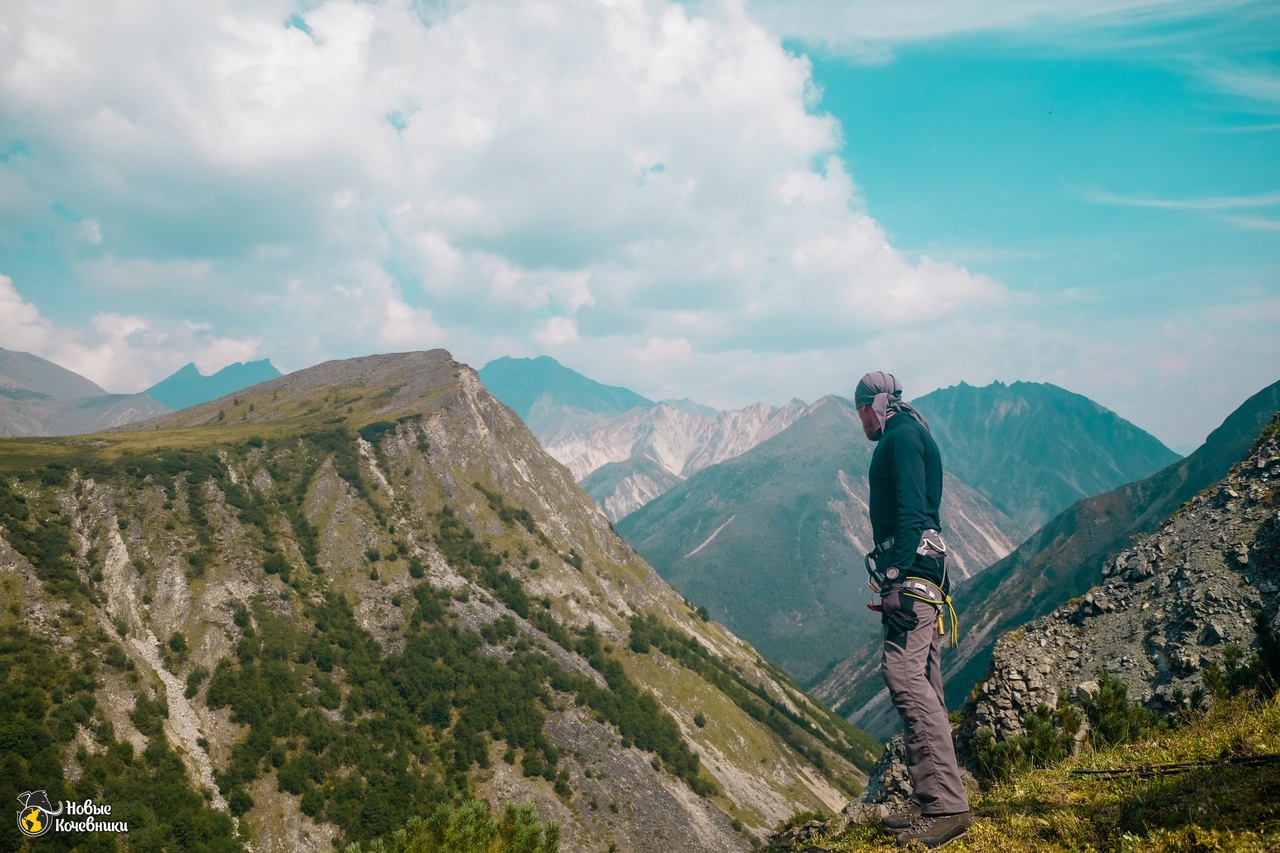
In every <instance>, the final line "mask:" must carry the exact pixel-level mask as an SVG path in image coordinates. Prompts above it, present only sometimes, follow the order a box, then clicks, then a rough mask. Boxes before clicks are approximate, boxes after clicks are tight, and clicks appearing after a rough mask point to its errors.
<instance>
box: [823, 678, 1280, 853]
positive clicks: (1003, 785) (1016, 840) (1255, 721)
mask: <svg viewBox="0 0 1280 853" xmlns="http://www.w3.org/2000/svg"><path fill="white" fill-rule="evenodd" d="M1275 753H1280V702H1278V701H1277V700H1276V699H1275V698H1272V699H1266V700H1264V699H1261V698H1259V697H1258V696H1257V694H1255V693H1252V692H1245V693H1242V694H1241V695H1238V696H1236V697H1234V698H1232V699H1229V700H1227V701H1224V702H1220V703H1218V704H1217V705H1215V706H1214V707H1213V708H1212V709H1210V710H1209V711H1208V712H1207V713H1206V712H1201V711H1193V712H1189V713H1188V714H1187V715H1186V716H1185V721H1184V723H1183V725H1181V726H1178V727H1175V728H1172V729H1160V730H1147V731H1146V732H1145V733H1144V734H1143V736H1142V737H1141V738H1140V739H1139V740H1137V741H1135V742H1133V743H1129V744H1125V745H1122V746H1113V747H1108V748H1106V749H1099V750H1095V749H1092V748H1086V749H1085V750H1084V751H1083V752H1081V753H1080V754H1079V755H1077V756H1075V757H1073V758H1069V759H1067V760H1066V761H1064V762H1062V763H1060V764H1058V765H1056V766H1054V767H1050V768H1035V769H1027V770H1016V771H1014V772H1013V773H1012V774H1011V775H1010V776H1009V777H1008V778H1007V779H1006V780H1004V781H1003V782H999V783H997V784H994V785H993V786H992V787H991V788H990V789H989V790H987V791H986V793H985V794H984V795H983V797H982V798H981V799H980V800H979V801H978V802H976V803H975V804H974V806H975V807H974V814H975V817H976V820H975V822H974V826H973V828H972V829H971V830H970V831H969V833H968V835H967V836H965V837H964V838H962V839H958V840H956V841H954V842H952V843H951V844H950V845H949V846H948V847H947V850H948V851H956V853H977V851H989V850H1001V851H1003V853H1065V851H1083V850H1096V851H1115V853H1148V851H1150V853H1189V851H1204V853H1208V851H1256V853H1263V852H1264V851H1271V850H1275V849H1276V846H1277V844H1280V797H1277V791H1280V764H1274V763H1268V764H1260V765H1258V766H1245V765H1240V764H1230V763H1223V762H1222V759H1223V758H1226V757H1231V756H1261V755H1264V754H1266V755H1270V754H1275ZM1197 762H1203V765H1202V766H1192V767H1188V768H1185V769H1184V772H1180V773H1153V774H1150V775H1147V776H1143V775H1139V774H1136V773H1134V774H1123V773H1122V774H1116V775H1097V774H1093V773H1089V771H1097V770H1114V769H1116V768H1121V769H1123V768H1135V769H1136V768H1141V767H1144V766H1158V765H1167V764H1173V763H1197ZM821 846H822V847H823V848H824V849H827V850H831V851H834V852H835V853H858V852H859V851H870V850H887V849H895V848H894V837H893V836H892V835H889V834H886V833H884V832H882V831H881V830H880V829H879V827H878V826H873V825H861V826H855V827H853V828H852V829H850V830H849V831H848V832H847V833H845V834H844V835H843V836H841V837H840V838H838V839H825V840H823V841H822V842H821Z"/></svg>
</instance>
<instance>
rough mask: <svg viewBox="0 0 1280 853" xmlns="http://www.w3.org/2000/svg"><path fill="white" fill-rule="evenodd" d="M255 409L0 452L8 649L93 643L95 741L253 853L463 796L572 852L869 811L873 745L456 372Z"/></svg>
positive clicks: (661, 843)
mask: <svg viewBox="0 0 1280 853" xmlns="http://www.w3.org/2000/svg"><path fill="white" fill-rule="evenodd" d="M236 397H238V398H239V399H238V401H237V399H235V398H230V399H228V398H223V399H221V400H215V401H210V402H207V403H203V404H200V405H197V406H194V407H191V408H188V409H185V410H182V411H180V412H176V413H172V414H168V415H165V416H162V417H160V418H156V419H152V420H151V421H148V422H146V423H139V424H132V425H129V426H127V427H125V428H123V429H120V430H117V431H114V432H110V433H105V434H102V435H99V436H94V437H93V438H92V439H91V440H87V441H86V440H82V439H75V440H52V439H42V440H35V439H9V440H6V441H3V442H0V513H2V514H3V515H2V517H0V568H2V569H3V571H2V572H0V575H2V576H3V578H5V581H4V584H3V592H4V596H5V602H6V604H10V603H16V605H15V606H16V607H17V610H16V611H13V610H11V609H7V608H5V609H0V621H4V620H9V621H13V620H15V619H16V620H18V621H17V623H16V624H21V625H25V626H27V630H32V631H37V632H39V633H41V635H42V636H45V637H46V638H50V640H49V641H50V642H51V641H52V639H51V638H56V637H60V636H69V637H71V638H72V639H73V640H74V643H73V645H72V648H73V649H74V650H75V651H74V654H75V655H76V658H75V665H76V666H83V665H86V664H90V663H92V664H94V666H95V667H96V671H98V672H99V673H100V674H101V675H100V677H101V678H102V680H103V686H102V688H101V689H99V690H98V691H97V692H96V694H94V695H95V698H96V706H95V707H94V708H93V709H92V710H88V711H86V712H85V713H86V717H85V719H86V721H87V724H89V725H92V726H93V727H94V728H95V730H97V731H107V730H106V728H105V722H107V721H109V722H111V723H112V730H113V731H114V732H115V735H114V736H118V737H119V738H121V739H126V740H129V741H131V742H133V743H135V744H136V750H137V751H138V752H142V751H144V750H152V751H154V748H156V747H155V745H156V743H157V735H158V733H163V734H164V736H165V738H166V739H167V741H168V742H169V743H170V744H172V746H173V748H174V750H176V751H177V753H178V757H179V758H180V759H181V761H182V762H184V763H185V765H186V768H187V773H188V775H189V777H190V779H191V780H192V781H191V784H192V785H195V786H199V785H204V786H205V787H208V788H209V789H210V790H211V804H212V807H213V808H214V810H215V811H219V810H223V809H229V810H230V811H231V813H232V814H237V815H238V816H239V820H240V825H241V827H242V828H243V830H244V831H245V833H246V836H247V837H248V839H249V840H250V842H251V844H252V846H253V847H254V849H255V850H256V851H259V853H266V851H274V850H284V849H300V850H319V849H323V847H324V846H326V845H327V844H328V842H329V839H330V838H331V837H332V835H333V834H334V833H338V834H341V835H343V836H344V837H345V839H347V840H361V839H365V838H369V837H374V836H376V835H381V834H385V832H386V831H389V828H394V827H395V826H397V825H399V824H400V823H402V822H403V819H404V817H405V816H406V815H407V814H408V813H412V810H413V809H418V808H425V807H426V806H427V805H429V804H430V803H431V802H434V799H433V798H436V797H438V796H443V793H441V792H447V791H450V790H455V791H471V792H474V793H475V794H477V795H480V796H485V797H488V798H490V799H491V800H494V801H506V800H510V799H512V798H519V799H522V800H527V801H529V802H531V803H533V804H534V805H535V807H536V808H537V810H538V812H539V815H540V817H541V818H542V819H555V820H558V821H561V822H562V824H563V826H564V839H565V844H566V846H567V847H568V848H569V849H593V850H594V849H599V850H605V849H607V848H608V847H609V846H610V844H616V845H618V846H620V847H622V848H624V849H629V850H637V851H648V850H652V851H665V850H669V849H671V846H672V845H673V844H674V845H676V846H683V847H686V848H696V849H705V850H712V851H745V850H747V849H750V847H751V846H752V839H753V838H754V839H756V840H757V843H758V841H760V840H763V838H764V836H765V835H766V834H767V831H768V830H769V829H770V828H771V827H772V825H773V824H775V823H776V822H777V821H778V820H781V819H782V818H784V817H786V816H787V815H789V814H790V813H791V812H793V811H795V810H796V809H797V808H808V809H813V808H825V809H828V810H833V809H836V808H838V807H839V805H840V804H841V802H842V801H843V800H844V799H846V798H847V797H848V796H850V795H851V794H852V793H853V792H854V791H856V790H857V789H858V787H859V786H860V785H861V782H862V780H863V779H864V778H865V767H869V766H870V763H871V762H872V761H873V760H874V755H872V752H871V751H872V749H873V746H874V743H873V742H872V741H870V740H869V739H868V738H866V737H865V735H861V734H860V733H858V732H856V730H854V729H853V728H852V727H849V726H847V724H845V723H844V722H843V721H842V720H840V719H839V718H838V717H835V716H834V715H832V714H831V713H830V712H829V711H827V710H825V709H823V708H822V707H821V706H820V705H818V704H817V703H815V702H813V701H812V700H811V699H810V698H809V697H807V696H805V694H803V692H801V691H800V690H799V689H798V688H796V687H795V686H794V684H792V683H791V682H790V680H789V679H788V678H787V677H786V676H785V675H784V674H782V673H781V672H780V671H778V670H776V668H774V667H771V666H770V665H768V664H766V663H764V661H763V660H762V659H761V658H760V657H759V655H758V653H757V652H755V650H753V649H752V648H751V647H750V646H749V645H748V644H746V643H745V642H743V641H742V640H741V639H739V638H738V637H736V636H734V635H733V634H732V633H730V632H729V631H728V630H726V629H725V628H724V627H723V626H721V625H719V624H717V623H715V622H710V621H707V620H705V619H703V618H701V617H700V615H699V614H697V613H696V612H695V610H694V609H693V608H691V607H689V606H688V605H687V604H686V603H685V602H683V601H682V600H681V598H680V597H679V596H678V595H676V594H675V593H674V592H673V591H672V590H671V589H670V587H669V586H668V585H667V584H665V583H664V582H663V581H662V580H661V579H660V578H659V577H658V576H657V574H656V573H655V572H653V570H652V569H651V568H650V567H649V566H648V565H646V564H645V563H644V562H643V561H641V560H639V559H638V558H637V557H636V555H635V554H634V552H633V551H632V550H631V549H630V547H629V546H628V545H627V544H626V543H625V542H623V541H622V540H620V539H619V538H618V537H617V536H616V535H614V534H613V533H612V531H611V530H610V529H609V526H608V524H607V523H606V521H605V520H604V519H603V517H602V516H601V515H600V514H599V512H598V511H597V510H596V508H595V507H594V505H593V504H592V503H591V501H590V500H589V498H588V497H587V496H586V495H585V494H584V493H583V492H582V491H581V490H580V489H578V488H577V486H576V484H574V482H573V480H572V478H571V476H570V475H569V472H568V471H567V469H565V468H564V467H563V466H561V465H559V464H558V463H556V462H555V461H554V460H553V459H551V458H550V457H549V456H547V455H546V454H545V452H544V451H542V450H541V448H540V447H539V446H538V444H537V442H536V440H535V439H534V438H533V436H532V435H531V434H530V433H529V431H528V429H527V428H526V427H525V425H524V424H523V423H521V422H520V421H519V420H518V419H517V418H516V417H514V414H513V413H512V411H511V410H510V409H509V408H508V407H506V406H504V405H502V404H501V403H499V402H498V400H496V399H495V398H494V397H493V396H492V395H490V394H489V393H488V392H487V391H486V390H485V389H484V387H483V385H482V384H481V383H480V381H479V379H478V377H477V375H476V373H475V372H474V371H472V370H471V369H470V368H468V367H466V366H464V365H459V364H457V363H456V362H454V361H453V360H452V359H451V357H449V356H448V354H447V353H445V352H443V351H439V350H437V351H432V352H429V353H406V354H389V355H381V356H370V357H366V358H363V359H353V360H347V361H336V362H327V363H325V364H324V365H318V366H316V367H315V368H309V369H307V370H303V371H298V372H296V373H292V374H288V375H286V376H283V377H280V378H278V379H275V380H271V381H269V382H266V383H262V384H260V385H257V386H253V387H252V388H249V389H246V390H244V391H242V392H238V393H237V395H236ZM19 497H20V498H21V500H18V498H19ZM46 542H54V543H55V544H56V543H59V542H63V543H65V549H64V548H63V546H62V545H58V547H57V548H55V549H54V550H52V551H51V550H49V548H47V547H46V546H45V545H44V544H41V543H46ZM77 620H79V621H77ZM81 625H84V626H88V627H84V628H81V627H80V626H81ZM459 644H461V645H459ZM0 653H6V652H5V650H4V649H2V648H0ZM131 671H132V672H136V673H139V674H140V675H142V676H145V677H143V678H139V679H136V680H134V681H132V682H131V681H130V679H129V677H128V673H129V672H131ZM202 673H203V674H202ZM268 674H269V675H270V676H271V679H274V680H271V679H268V680H266V681H264V680H263V679H264V678H265V677H266V675H268ZM184 679H185V688H184ZM269 684H270V685H276V686H274V687H268V685H269ZM424 685H435V687H434V688H433V689H432V690H423V689H422V688H423V686H424ZM450 685H456V686H450ZM468 685H470V686H468ZM521 685H524V686H521ZM161 703H163V704H161ZM291 703H292V704H291ZM441 703H443V704H441ZM495 703H496V704H495ZM161 707H164V708H165V709H166V711H165V713H167V715H168V716H167V717H166V716H165V714H164V713H160V712H159V711H158V710H155V709H158V708H161ZM131 708H132V710H130V709H131ZM139 709H141V710H139ZM498 709H505V710H501V711H500V712H499V710H498ZM48 713H50V714H52V713H53V711H52V710H50V711H48ZM403 714H407V715H409V716H408V717H403V716H396V715H403ZM398 721H399V722H398ZM522 721H525V722H522ZM406 722H408V723H411V724H408V725H406ZM366 723H367V724H368V725H366ZM295 726H305V727H306V728H305V730H295V728H294V727H295ZM71 731H72V735H74V731H75V730H74V728H73V729H72V730H71ZM415 731H417V732H426V733H427V734H425V735H421V737H422V738H425V739H424V740H422V741H421V742H419V741H416V740H413V737H419V736H418V735H414V736H412V737H411V736H410V734H408V733H412V732H415ZM397 732H401V733H402V734H396V733H397ZM114 736H109V735H108V734H102V735H101V737H102V738H103V739H104V740H103V743H105V744H106V748H109V749H117V747H116V746H115V745H114V743H115V742H114V741H113V740H112V737H114ZM60 742H61V741H60ZM66 743H67V744H68V745H67V746H66V749H67V750H68V751H69V752H68V754H69V755H71V756H72V759H68V760H69V761H70V762H71V763H70V764H68V767H71V768H72V769H74V768H76V767H80V766H81V765H79V764H76V763H75V762H76V761H78V760H79V759H74V755H75V751H74V750H75V748H74V746H72V745H70V744H71V741H70V740H69V741H66ZM338 748H340V749H341V750H342V751H341V753H339V754H335V753H333V752H331V751H330V750H331V749H338ZM94 749H97V747H94ZM131 754H134V753H131ZM344 755H345V756H347V758H346V759H343V758H342V756H344ZM268 759H269V760H268ZM138 760H141V759H138ZM344 761H345V762H346V764H345V765H344V764H343V762H344ZM54 766H61V765H60V764H57V763H56V762H55V765H54ZM344 766H345V767H347V769H346V770H344V769H343V768H344ZM762 768H763V769H767V773H762V772H761V770H762ZM73 775H74V774H73ZM210 778H212V782H211V783H210V782H209V781H208V780H209V779H210ZM80 779H81V780H83V783H82V782H81V781H74V780H70V779H69V778H68V779H64V780H62V781H60V782H59V783H58V784H60V785H65V786H70V788H71V790H73V791H79V790H81V788H78V787H75V786H80V785H82V784H84V785H87V784H90V781H89V780H90V777H87V776H81V777H80ZM200 780H205V781H203V782H202V781H200ZM20 781H21V780H15V781H13V782H12V784H18V783H19V782H20ZM5 784H10V783H8V782H6V783H5ZM45 787H46V788H49V789H51V790H52V789H53V787H54V785H53V783H46V784H45ZM433 792H436V793H433ZM82 796H83V795H82ZM615 806H616V808H615ZM279 827H284V829H280V828H279Z"/></svg>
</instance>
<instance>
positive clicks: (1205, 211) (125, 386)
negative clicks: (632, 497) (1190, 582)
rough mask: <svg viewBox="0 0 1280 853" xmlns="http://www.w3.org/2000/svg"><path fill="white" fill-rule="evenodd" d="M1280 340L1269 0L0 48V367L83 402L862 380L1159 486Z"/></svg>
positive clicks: (40, 41)
mask: <svg viewBox="0 0 1280 853" xmlns="http://www.w3.org/2000/svg"><path fill="white" fill-rule="evenodd" d="M1066 7H1069V8H1066ZM1277 329H1280V3H1277V2H1274V0H1272V1H1271V2H1246V0H1239V2H1234V0H1224V2H1199V3H1191V2H1180V0H1077V2H1073V3H1070V4H1063V3H1060V2H1056V0H1055V2H1048V0H970V2H954V0H805V2H796V0H793V2H779V0H723V2H720V0H696V1H695V2H686V3H677V2H671V1H670V0H596V1H595V2H588V0H552V1H551V2H544V0H501V2H497V0H495V2H466V1H465V0H386V1H385V2H352V0H305V2H301V3H298V2H276V0H265V1H264V0H255V2H247V0H208V2H202V3H199V4H194V3H178V4H175V3H169V2H161V0H154V1H153V0H119V2H110V0H108V2H103V3H95V4H84V3H78V2H71V0H47V2H42V3H20V4H6V5H5V6H4V8H3V11H0V347H4V348H7V349H11V350H20V351H25V352H31V353H35V354H36V355H39V356H41V357H44V358H47V359H50V360H52V361H55V362H57V363H58V364H61V365H62V366H64V367H67V368H69V369H71V370H74V371H76V372H78V373H80V374H82V375H84V376H87V377H88V378H90V379H92V380H94V381H95V382H97V383H98V384H100V385H101V386H103V387H104V388H106V389H107V390H109V391H113V392H133V391H139V390H142V389H144V388H146V387H148V386H150V385H151V384H153V383H155V382H157V381H159V380H160V379H162V378H164V377H165V376H167V375H169V374H171V373H172V372H174V371H175V370H177V369H178V368H180V367H181V366H183V365H184V364H186V363H188V362H192V361H194V362H195V363H196V365H197V366H198V367H199V368H200V369H201V371H202V372H204V373H206V374H208V373H212V372H214V371H216V370H218V369H220V368H221V367H224V366H226V365H227V364H229V363H231V362H235V361H247V360H254V359H260V358H269V359H271V361H272V362H273V363H274V364H275V365H276V366H277V367H278V368H280V369H281V370H284V371H286V372H288V371H292V370H297V369H300V368H303V367H308V366H311V365H313V364H317V363H319V362H322V361H325V360H328V359H333V358H348V357H354V356H360V355H367V354H371V353H379V352H395V351H404V350H415V349H429V348H434V347H444V348H446V349H448V350H449V351H450V352H451V353H452V354H453V355H454V357H455V358H457V359H459V360H460V361H463V362H466V363H468V364H471V365H473V366H475V367H480V366H482V365H483V364H485V363H487V362H488V361H490V360H492V359H494V358H497V357H499V356H504V355H510V356H523V357H529V356H537V355H542V354H547V355H551V356H553V357H555V358H556V359H557V360H559V361H560V362H561V363H562V364H565V365H566V366H569V367H572V368H574V369H577V370H579V371H580V372H582V373H585V374H586V375H588V376H590V377H591V378H593V379H596V380H598V381H601V382H605V383H608V384H613V385H622V386H625V387H628V388H631V389H632V390H635V391H637V392H639V393H641V394H644V395H645V396H648V397H651V398H654V399H661V398H670V397H677V398H683V397H688V398H693V399H695V400H698V401H700V402H703V403H706V404H709V405H713V406H717V407H722V408H733V407H739V406H743V405H746V404H748V403H751V402H754V401H757V400H764V401H767V402H772V403H781V402H784V401H786V400H788V399H791V398H793V397H798V398H801V399H804V400H810V401H811V400H814V399H816V398H818V397H820V396H823V395H825V394H832V393H835V394H843V395H846V396H847V395H850V394H851V393H852V390H853V387H854V385H855V384H856V382H857V380H858V378H859V377H860V376H861V375H862V374H863V373H865V372H867V371H870V370H887V371H889V372H892V373H894V374H895V375H897V376H898V378H899V379H900V380H901V381H902V383H903V385H904V387H905V389H906V393H907V396H908V397H913V396H919V395H922V394H924V393H926V392H928V391H930V390H933V389H934V388H939V387H946V386H949V385H954V384H956V383H959V382H961V381H964V382H968V383H969V384H971V385H985V384H987V383H990V382H993V381H1003V382H1013V381H1017V380H1026V381H1037V382H1052V383H1054V384H1057V385H1060V386H1062V387H1064V388H1067V389H1069V390H1071V391H1075V392H1077V393H1080V394H1084V395H1085V396H1088V397H1090V398H1092V399H1094V400H1096V401H1097V402H1099V403H1101V404H1102V405H1104V406H1107V407H1108V408H1110V409H1112V410H1114V411H1116V412H1117V413H1118V414H1120V415H1121V416H1122V417H1125V418H1127V419H1128V420H1130V421H1132V422H1134V423H1135V424H1137V425H1138V426H1140V427H1142V428H1144V429H1146V430H1148V431H1149V432H1151V433H1153V434H1154V435H1156V436H1157V437H1158V438H1160V439H1161V440H1162V441H1164V442H1165V443H1166V444H1168V445H1170V446H1171V447H1174V448H1175V449H1180V450H1183V451H1184V452H1185V451H1189V450H1190V449H1192V448H1194V447H1195V446H1196V445H1197V444H1199V442H1200V441H1202V440H1203V438H1204V437H1205V435H1206V434H1207V433H1208V432H1209V431H1210V430H1212V429H1213V428H1214V427H1215V426H1217V425H1218V424H1219V423H1220V422H1221V421H1222V419H1223V417H1225V415H1226V414H1228V413H1229V412H1230V411H1231V410H1233V409H1234V408H1235V407H1237V406H1238V405H1240V403H1242V402H1243V401H1244V400H1245V399H1246V398H1247V397H1249V396H1250V395H1251V394H1253V393H1255V392H1257V391H1259V390H1261V389H1262V388H1263V387H1265V386H1267V385H1269V384H1271V383H1273V382H1275V381H1277V380H1280V334H1277Z"/></svg>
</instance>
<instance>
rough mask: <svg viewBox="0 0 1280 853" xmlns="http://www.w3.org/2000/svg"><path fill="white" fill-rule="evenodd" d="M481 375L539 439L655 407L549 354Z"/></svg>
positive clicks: (492, 366)
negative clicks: (583, 421) (572, 426)
mask: <svg viewBox="0 0 1280 853" xmlns="http://www.w3.org/2000/svg"><path fill="white" fill-rule="evenodd" d="M479 376H480V381H481V382H483V383H484V386H485V387H486V388H488V389H489V392H490V393H491V394H493V396H495V397H497V398H498V399H499V400H501V401H502V402H503V403H506V404H507V405H508V406H510V407H511V410H512V411H514V412H515V413H516V414H517V415H519V416H520V419H521V420H523V421H524V422H525V424H526V425H527V426H528V427H529V429H531V430H533V432H534V434H535V435H537V436H539V437H541V436H542V435H543V434H544V433H547V432H549V431H554V430H556V429H558V428H560V427H561V426H563V425H564V424H565V423H566V422H573V421H577V420H581V419H583V418H584V417H585V418H586V419H588V420H593V419H595V418H610V417H613V416H615V415H620V414H622V413H623V412H626V411H629V410H631V409H634V408H637V407H640V406H652V405H653V401H652V400H649V399H647V398H645V397H641V396H640V395H639V394H637V393H635V392H634V391H628V390H627V389H626V388H618V387H616V386H613V385H603V384H601V383H599V382H596V381H594V380H591V379H588V378H587V377H585V376H583V375H582V374H581V373H578V372H577V371H575V370H570V369H569V368H567V367H564V366H562V365H561V364H560V363H559V362H558V361H556V360H555V359H554V358H551V357H550V356H546V355H543V356H539V357H538V358H506V357H504V358H499V359H496V360H495V361H491V362H489V363H488V364H486V365H485V366H484V367H482V368H480V371H479Z"/></svg>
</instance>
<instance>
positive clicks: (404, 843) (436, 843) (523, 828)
mask: <svg viewBox="0 0 1280 853" xmlns="http://www.w3.org/2000/svg"><path fill="white" fill-rule="evenodd" d="M559 845H560V827H559V825H558V824H556V822H555V821H550V822H548V823H546V824H543V823H541V822H539V821H538V816H537V813H536V812H535V811H534V810H533V807H532V806H530V805H527V804H521V805H515V804H508V805H507V806H506V808H505V809H503V812H502V815H501V816H500V817H498V818H495V817H493V815H492V814H491V813H490V811H489V805H488V803H482V802H476V801H474V800H471V801H468V802H465V803H463V804H462V805H460V806H457V807H454V806H452V805H448V804H444V805H441V806H439V807H438V808H437V809H436V810H435V811H434V812H433V813H432V814H431V817H429V818H427V819H426V820H423V819H422V818H420V817H412V818H409V822H408V824H407V825H406V826H405V828H404V829H401V830H399V831H397V832H396V833H395V834H393V835H391V836H390V837H388V838H385V839H384V838H379V839H375V840H373V841H371V842H369V843H368V844H367V845H360V844H352V845H351V846H349V847H347V848H346V850H345V851H344V853H556V850H558V849H559Z"/></svg>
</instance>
